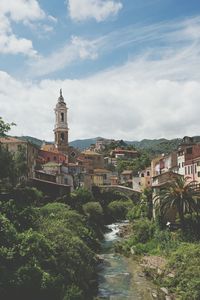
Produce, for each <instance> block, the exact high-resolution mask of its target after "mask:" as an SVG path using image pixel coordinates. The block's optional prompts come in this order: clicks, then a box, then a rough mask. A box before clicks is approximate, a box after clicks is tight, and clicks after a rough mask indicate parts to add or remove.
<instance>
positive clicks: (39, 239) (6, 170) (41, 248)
mask: <svg viewBox="0 0 200 300" xmlns="http://www.w3.org/2000/svg"><path fill="white" fill-rule="evenodd" d="M67 110H68V108H67V105H66V103H65V100H64V97H63V95H62V90H60V95H59V97H58V100H57V103H56V105H55V125H54V130H53V131H54V142H53V143H47V142H43V143H42V145H41V146H38V145H36V144H35V143H33V142H31V139H30V138H23V137H22V138H18V137H12V136H8V135H7V132H9V130H10V128H11V126H12V124H6V123H5V122H4V121H3V120H2V118H0V136H1V137H0V164H1V168H0V208H1V214H0V222H1V227H2V228H3V230H2V231H1V234H2V237H1V239H2V244H1V247H0V249H1V250H2V249H3V250H2V251H3V252H2V254H1V257H2V265H3V267H2V268H3V269H2V270H3V273H2V274H6V275H5V278H8V282H7V279H6V280H4V275H3V277H2V279H1V280H0V281H1V284H2V287H3V288H2V292H3V293H4V295H5V297H4V299H6V300H10V299H13V295H15V294H16V292H17V293H18V295H19V296H20V297H19V298H20V299H24V300H25V299H28V298H30V291H31V293H32V294H33V297H32V298H30V299H32V300H35V299H41V300H44V299H48V300H49V299H52V300H55V299H58V300H63V299H69V300H72V299H80V300H89V299H91V300H93V299H96V298H93V297H95V296H96V295H97V293H98V287H100V290H101V283H100V281H99V280H98V277H97V273H98V272H99V271H98V268H97V266H99V264H100V265H101V264H102V263H104V260H102V257H101V256H99V254H97V253H99V251H100V248H101V247H100V242H101V241H102V239H103V236H104V235H105V234H106V233H105V232H106V231H107V230H108V228H107V227H106V226H109V225H110V224H111V225H112V226H114V228H115V227H116V226H118V225H116V224H120V223H115V222H119V221H122V220H124V219H128V220H129V222H130V223H129V224H128V226H127V224H126V225H125V227H124V228H125V229H123V227H122V229H121V230H122V231H121V232H120V231H119V235H120V237H123V238H122V240H120V243H116V244H114V249H115V252H116V253H118V254H119V253H120V255H122V256H123V255H125V256H130V255H131V257H132V259H133V260H134V259H135V256H138V255H143V256H142V258H140V260H141V263H140V267H141V268H142V269H141V270H142V272H144V274H147V275H148V276H149V275H150V277H151V278H153V279H154V280H155V282H156V284H157V285H158V286H159V285H161V286H162V287H161V286H160V287H161V288H158V287H156V289H157V290H156V292H155V290H153V291H152V290H151V288H150V289H149V292H148V293H149V294H150V296H149V297H150V298H149V299H152V297H153V298H157V299H166V300H168V299H170V300H174V299H188V300H190V299H194V300H198V299H199V296H200V294H199V281H198V280H199V273H198V272H199V271H198V270H196V264H198V263H199V261H198V260H199V258H198V257H199V256H198V255H199V254H198V253H199V244H198V241H199V208H200V207H199V199H200V189H199V186H200V143H198V142H197V141H196V140H194V138H192V137H188V136H185V137H184V138H183V139H182V140H180V142H179V144H178V146H177V147H172V150H171V151H169V152H168V153H162V154H159V153H160V152H158V153H157V152H154V151H149V152H148V151H147V150H145V149H137V148H136V147H134V146H133V145H130V144H127V143H126V142H124V141H123V140H117V141H116V140H114V139H110V140H109V139H103V138H98V139H96V141H95V143H93V144H91V145H90V146H89V147H88V148H86V149H84V150H81V149H78V148H75V147H73V146H72V145H70V144H69V141H68V136H69V128H68V122H67V120H68V118H67ZM13 125H14V124H13ZM52 127H53V126H52ZM176 142H177V141H176ZM176 142H175V143H176ZM112 223H113V224H112ZM108 224H109V225H108ZM126 226H127V227H126ZM106 228H107V229H106ZM13 230H14V231H13ZM13 232H15V233H14V236H13ZM112 234H113V232H111V235H112ZM126 234H127V237H126ZM124 235H125V238H124ZM10 236H13V238H12V239H11V241H10V240H9V239H10ZM8 240H9V241H8ZM21 243H22V246H21ZM43 243H45V244H43ZM63 243H64V246H63ZM19 245H20V246H19ZM46 245H48V251H47V250H46ZM21 247H22V250H23V249H24V250H23V251H24V252H23V251H22V250H21ZM23 247H24V248H23ZM11 249H12V251H13V249H15V250H14V253H15V256H14V255H13V256H11V257H10V253H11V252H10V251H11ZM46 251H47V252H46ZM113 251H114V250H113ZM179 252H180V253H179ZM24 253H27V254H25V260H24ZM52 253H53V256H52ZM88 254H89V259H88ZM60 255H61V256H62V259H60ZM18 257H20V261H19V262H18ZM41 257H42V258H41ZM43 257H45V258H44V259H43ZM50 257H51V259H53V261H54V262H53V263H52V266H50V267H49V266H48V265H46V263H45V262H46V261H48V260H49V259H50ZM168 257H169V259H168ZM174 257H175V258H174ZM188 257H190V261H191V266H188V264H186V263H185V261H186V260H187V258H188ZM77 258H78V260H77ZM174 259H175V261H177V264H176V267H175V268H174V265H175V263H174V261H173V260H174ZM179 260H180V263H179ZM167 261H168V263H171V264H172V265H169V267H168V265H167ZM54 263H56V265H57V267H56V271H55V270H54V267H53V265H54ZM8 264H9V266H10V267H9V268H8V267H7V266H8ZM13 266H15V267H14V271H13ZM80 266H81V267H80ZM0 267H1V266H0ZM66 268H67V270H68V271H67V272H68V273H66ZM106 268H107V265H103V269H106ZM168 268H169V269H168ZM86 270H87V271H86ZM88 270H89V271H88ZM108 271H109V270H108ZM27 272H28V273H27ZM29 272H36V274H37V276H38V278H39V279H38V280H35V279H34V278H33V276H32V275H30V276H29ZM55 272H56V276H59V278H61V280H60V279H59V280H60V281H57V277H55V279H54V274H55ZM83 272H84V273H88V278H82V276H81V275H80V274H82V273H83ZM117 272H118V271H117ZM128 272H129V270H128ZM130 272H131V273H132V274H133V272H136V273H137V272H138V271H137V270H134V269H133V268H132V269H131V271H130ZM195 272H196V273H197V275H196V277H194V275H193V274H194V273H195ZM131 273H130V274H131ZM27 274H28V275H27ZM31 274H32V273H31ZM41 274H42V275H41ZM46 274H48V276H49V277H47V275H46ZM74 274H75V276H74ZM126 274H129V273H126ZM142 274H143V273H142ZM186 274H188V275H187V276H188V285H189V287H187V286H185V285H183V282H185V276H186ZM6 276H7V277H6ZM116 276H118V273H117V275H116ZM133 276H135V275H133ZM137 276H140V275H137ZM143 276H144V275H142V277H143ZM18 277H19V278H20V279H19V280H20V284H19V282H18ZM16 278H17V279H16ZM45 278H46V279H45ZM44 280H46V282H47V283H46V286H45V287H44V284H43V282H44ZM48 280H49V281H48ZM53 280H55V283H54V285H55V287H54V288H53V293H52V292H51V288H50V285H51V284H50V285H49V282H51V281H53ZM144 280H146V279H144ZM176 280H177V283H176V284H174V282H176ZM36 281H37V282H36ZM74 284H75V286H76V289H75V290H74ZM26 286H30V288H26ZM35 286H37V289H35ZM63 286H64V287H65V290H64V293H65V294H66V295H67V296H66V298H63V291H62V290H63ZM163 286H164V287H163ZM8 287H9V288H8ZM24 287H25V288H24ZM61 287H62V288H61ZM160 290H161V296H159V295H160ZM0 293H1V288H0ZM182 293H183V295H184V297H183V298H176V295H178V297H179V295H181V294H182ZM100 294H101V293H100ZM191 294H194V297H193V298H191ZM38 295H39V298H38ZM44 295H45V296H44ZM77 295H78V296H77ZM80 295H81V296H80ZM75 296H76V298H74V297H75ZM23 297H24V298H23ZM159 297H161V298H159ZM97 299H102V298H101V297H100V298H97ZM141 299H142V298H141ZM144 299H145V300H146V298H144Z"/></svg>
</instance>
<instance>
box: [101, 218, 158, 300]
mask: <svg viewBox="0 0 200 300" xmlns="http://www.w3.org/2000/svg"><path fill="white" fill-rule="evenodd" d="M123 225H124V223H116V224H111V225H108V229H109V230H110V232H108V233H106V234H105V236H104V241H103V242H102V254H101V257H102V263H101V264H100V265H99V293H98V299H107V300H126V299H132V300H152V299H153V298H152V295H151V291H152V289H153V288H154V287H153V285H152V284H151V282H149V281H147V280H146V279H145V277H144V275H143V274H142V271H141V269H140V266H139V265H138V263H137V262H135V261H134V260H133V259H130V258H126V257H124V256H122V255H120V254H116V253H114V250H113V244H114V242H116V241H117V240H120V237H119V236H118V235H117V233H118V232H119V230H120V227H121V226H123Z"/></svg>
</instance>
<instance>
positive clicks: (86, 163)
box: [0, 90, 200, 196]
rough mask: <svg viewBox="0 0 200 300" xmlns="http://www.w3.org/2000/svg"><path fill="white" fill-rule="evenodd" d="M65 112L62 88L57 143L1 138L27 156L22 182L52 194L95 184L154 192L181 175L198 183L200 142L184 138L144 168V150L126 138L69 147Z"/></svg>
mask: <svg viewBox="0 0 200 300" xmlns="http://www.w3.org/2000/svg"><path fill="white" fill-rule="evenodd" d="M67 110H68V108H67V105H66V103H65V100H64V97H63V95H62V90H60V96H59V98H58V101H57V103H56V107H55V127H54V136H55V139H54V143H46V142H43V144H42V146H41V147H38V146H36V145H35V144H33V143H31V142H30V141H29V140H24V139H20V138H16V137H1V138H0V143H1V145H3V146H5V147H6V148H7V149H8V150H9V151H10V152H11V153H14V154H15V155H17V153H18V152H20V151H22V152H24V153H25V160H26V166H27V168H25V169H24V173H23V174H21V177H20V179H19V180H21V181H22V180H25V181H29V182H31V184H32V185H33V186H35V187H37V188H39V189H40V190H42V191H44V192H45V193H47V194H48V193H49V194H50V195H53V196H61V195H63V194H65V193H70V192H73V191H74V190H75V189H77V188H79V187H84V188H86V189H89V190H91V189H92V187H94V186H99V187H103V186H112V187H116V186H124V187H127V188H130V189H133V190H135V191H137V192H142V191H143V190H144V189H146V188H150V187H152V188H153V191H154V193H155V194H156V193H157V192H158V191H159V190H160V188H161V187H163V186H165V185H166V184H167V183H169V182H170V181H173V180H174V179H175V178H176V177H178V176H182V177H184V178H185V179H186V180H187V181H188V182H190V181H196V182H197V183H200V143H197V142H194V141H193V138H190V137H187V136H186V137H184V138H183V140H182V142H180V144H179V146H178V148H177V149H176V150H175V151H172V152H171V153H163V154H162V155H159V156H156V157H155V156H154V157H152V155H151V156H150V155H149V156H148V155H147V157H146V160H144V161H143V164H140V165H139V167H138V166H137V167H135V165H134V162H137V161H138V160H140V158H141V155H142V152H141V150H137V149H135V148H134V147H133V146H130V145H127V144H126V143H125V142H123V141H122V140H121V141H115V140H109V139H103V138H99V139H97V140H96V143H95V144H91V145H90V147H89V148H87V149H85V150H84V151H81V150H80V149H78V148H74V147H72V146H70V145H69V142H68V134H69V129H68V121H67V120H68V118H67ZM150 157H152V159H150ZM141 167H143V169H141Z"/></svg>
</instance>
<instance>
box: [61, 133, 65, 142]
mask: <svg viewBox="0 0 200 300" xmlns="http://www.w3.org/2000/svg"><path fill="white" fill-rule="evenodd" d="M60 139H61V141H64V140H65V134H64V132H61V135H60Z"/></svg>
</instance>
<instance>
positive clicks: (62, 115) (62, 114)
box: [61, 112, 64, 122]
mask: <svg viewBox="0 0 200 300" xmlns="http://www.w3.org/2000/svg"><path fill="white" fill-rule="evenodd" d="M61 122H64V113H63V112H62V113H61Z"/></svg>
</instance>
